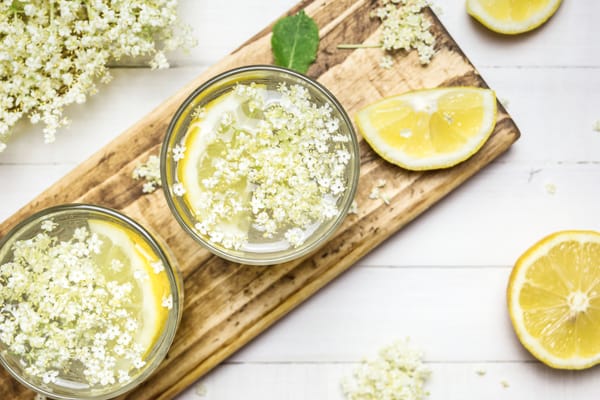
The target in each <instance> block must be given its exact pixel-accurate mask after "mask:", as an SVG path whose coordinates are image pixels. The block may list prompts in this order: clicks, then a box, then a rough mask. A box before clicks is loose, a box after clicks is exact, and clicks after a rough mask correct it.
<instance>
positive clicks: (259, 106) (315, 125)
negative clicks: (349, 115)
mask: <svg viewBox="0 0 600 400" xmlns="http://www.w3.org/2000/svg"><path fill="white" fill-rule="evenodd" d="M235 95H236V96H237V97H238V98H239V100H240V112H235V113H234V112H225V113H223V115H220V116H218V118H216V121H219V122H218V124H217V126H216V128H215V129H214V132H213V133H212V134H211V137H210V139H207V140H210V141H211V143H209V144H208V145H207V146H209V148H216V149H219V152H218V153H215V154H211V157H209V158H207V159H205V160H204V161H203V166H202V167H201V168H200V170H201V171H204V173H206V171H212V172H211V174H210V175H209V176H207V177H205V178H203V179H201V181H200V188H201V189H202V196H201V201H199V202H197V204H194V205H193V206H194V213H195V215H197V216H198V223H197V224H196V227H195V228H196V230H197V231H198V232H199V233H200V234H202V235H204V236H208V238H209V240H210V241H211V242H213V243H216V244H219V245H221V246H223V247H225V248H230V249H231V248H233V249H240V248H241V247H242V246H243V245H244V244H246V243H247V242H248V237H249V234H248V232H240V231H239V230H232V229H230V226H231V221H248V224H249V226H250V228H249V230H252V231H253V232H255V233H256V235H255V236H259V237H260V236H262V237H263V238H267V239H274V238H281V239H285V240H286V241H287V242H288V243H289V244H290V245H291V246H293V247H298V246H301V245H302V244H303V243H304V242H305V240H306V238H307V237H308V236H309V233H307V231H308V228H309V227H311V226H314V224H315V223H321V222H324V221H329V220H331V219H333V218H335V217H336V216H337V215H338V214H339V210H338V204H337V203H338V199H339V198H340V197H341V196H342V195H343V194H344V192H345V191H346V189H347V178H346V170H347V166H348V164H349V162H350V159H351V154H350V151H349V150H348V142H349V141H350V138H349V137H348V135H346V134H343V133H342V132H341V131H340V121H339V120H338V119H337V118H336V117H334V116H333V109H332V107H331V106H330V105H329V104H324V105H317V104H316V103H315V102H314V101H313V100H312V99H311V97H310V94H309V92H308V89H306V88H305V87H304V86H301V85H291V86H288V85H285V84H281V85H279V86H278V88H277V91H274V90H273V91H270V90H267V89H266V88H264V87H260V86H259V85H255V84H248V85H246V84H244V85H242V84H240V85H238V86H237V87H236V88H235ZM269 96H270V97H272V98H276V99H277V100H276V101H265V99H266V98H267V97H269ZM179 185H181V184H180V183H175V184H173V187H172V189H173V192H174V193H175V194H176V195H178V194H181V195H183V194H185V189H184V188H183V187H179ZM247 188H250V190H248V189H247Z"/></svg>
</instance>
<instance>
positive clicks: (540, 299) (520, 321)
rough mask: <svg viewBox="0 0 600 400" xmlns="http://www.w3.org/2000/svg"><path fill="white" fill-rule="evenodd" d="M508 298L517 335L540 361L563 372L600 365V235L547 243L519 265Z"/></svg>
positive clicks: (559, 236) (558, 237) (557, 237)
mask: <svg viewBox="0 0 600 400" xmlns="http://www.w3.org/2000/svg"><path fill="white" fill-rule="evenodd" d="M507 295H508V311H509V314H510V318H511V320H512V323H513V327H514V329H515V332H516V334H517V336H518V338H519V340H520V341H521V343H522V344H523V346H525V347H526V348H527V349H528V350H529V351H530V352H531V354H533V355H534V356H535V357H536V358H537V359H539V360H540V361H542V362H543V363H545V364H547V365H549V366H551V367H554V368H561V369H584V368H588V367H591V366H593V365H596V364H598V363H600V334H599V333H600V233H598V232H592V231H563V232H558V233H555V234H553V235H550V236H548V237H546V238H544V239H542V240H541V241H540V242H538V243H536V244H535V245H534V246H532V247H531V248H530V249H529V250H527V251H526V252H525V254H523V255H522V256H521V258H519V260H518V261H517V263H516V265H515V267H514V269H513V271H512V274H511V276H510V281H509V284H508V291H507Z"/></svg>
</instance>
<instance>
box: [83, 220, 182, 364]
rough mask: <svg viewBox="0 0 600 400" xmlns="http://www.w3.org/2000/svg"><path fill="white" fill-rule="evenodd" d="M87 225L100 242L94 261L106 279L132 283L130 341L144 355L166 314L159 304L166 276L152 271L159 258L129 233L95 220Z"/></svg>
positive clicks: (164, 294)
mask: <svg viewBox="0 0 600 400" xmlns="http://www.w3.org/2000/svg"><path fill="white" fill-rule="evenodd" d="M88 225H89V227H90V231H91V232H92V233H96V234H97V235H98V237H99V239H100V240H101V241H102V246H101V248H100V253H99V254H98V255H95V256H94V258H95V261H96V262H97V263H98V265H100V266H102V272H103V274H104V275H105V277H106V280H107V281H110V280H116V281H117V282H120V283H124V282H132V283H134V290H133V292H132V302H131V306H130V311H131V313H132V314H133V315H134V316H136V317H137V323H138V328H137V332H136V334H135V336H134V340H135V342H136V343H137V344H139V345H140V346H141V347H142V348H143V349H145V351H144V353H145V354H147V353H148V352H149V351H150V350H151V349H152V347H153V346H154V344H155V343H156V341H157V340H158V338H159V337H160V335H161V333H162V332H163V330H164V327H165V324H166V321H167V318H168V315H169V310H168V308H167V307H164V306H163V305H162V302H163V299H164V298H167V297H168V296H170V295H171V289H170V283H169V280H168V278H167V276H166V273H165V272H164V271H156V270H155V269H154V267H153V266H152V264H153V263H156V262H159V258H158V257H157V256H156V254H155V252H154V251H152V249H151V248H150V246H148V244H147V243H146V241H145V240H144V239H143V238H142V237H141V236H139V235H137V234H136V233H134V232H133V231H131V230H129V229H127V228H125V227H122V226H121V225H118V224H116V223H113V222H109V221H104V220H99V219H91V220H89V221H88ZM113 260H117V262H119V263H120V265H121V268H120V269H118V270H117V269H111V267H110V266H111V263H112V262H113ZM135 283H137V285H136V284H135Z"/></svg>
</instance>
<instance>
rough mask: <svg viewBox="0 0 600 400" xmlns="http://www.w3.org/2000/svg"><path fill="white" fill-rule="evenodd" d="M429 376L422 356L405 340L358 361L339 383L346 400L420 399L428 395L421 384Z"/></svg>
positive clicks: (429, 373)
mask: <svg viewBox="0 0 600 400" xmlns="http://www.w3.org/2000/svg"><path fill="white" fill-rule="evenodd" d="M430 375H431V371H430V370H429V368H427V366H425V364H423V354H422V353H421V351H419V350H417V349H415V348H414V347H412V346H411V345H410V343H409V342H408V339H406V340H404V341H398V342H396V343H394V344H392V345H390V346H387V347H384V348H383V349H381V350H380V351H379V354H378V356H377V358H375V359H371V360H366V361H364V362H362V363H361V365H359V366H358V367H357V368H356V369H355V370H354V372H353V374H352V376H350V377H346V378H345V379H344V380H343V381H342V390H343V392H344V395H345V397H346V399H348V400H380V399H386V400H421V399H423V398H425V396H427V395H428V394H429V393H428V392H427V391H426V390H425V389H424V385H425V382H426V381H427V379H428V378H429V376H430Z"/></svg>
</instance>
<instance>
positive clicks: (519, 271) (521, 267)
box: [506, 230, 600, 370]
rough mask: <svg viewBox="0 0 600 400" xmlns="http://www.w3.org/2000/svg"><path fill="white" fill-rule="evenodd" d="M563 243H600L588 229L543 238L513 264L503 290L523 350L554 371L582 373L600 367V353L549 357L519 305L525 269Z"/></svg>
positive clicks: (599, 237)
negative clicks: (583, 370) (528, 324)
mask: <svg viewBox="0 0 600 400" xmlns="http://www.w3.org/2000/svg"><path fill="white" fill-rule="evenodd" d="M592 238H593V239H592ZM565 240H575V241H581V242H589V241H594V242H597V243H599V244H600V232H596V231H591V230H567V231H559V232H555V233H553V234H550V235H548V236H546V237H545V238H543V239H541V240H540V241H539V242H537V243H536V244H534V245H533V246H531V247H530V248H529V249H528V250H527V251H526V252H525V253H523V255H521V257H519V259H518V260H517V262H516V263H515V267H514V268H513V270H512V272H511V274H510V277H509V281H508V287H507V289H506V301H507V306H508V313H509V317H510V320H511V323H512V325H513V328H514V330H515V334H516V335H517V338H518V339H519V341H520V342H521V344H522V345H523V347H525V348H526V349H527V350H528V351H529V352H530V353H531V354H532V355H533V356H534V357H535V358H536V359H538V360H539V361H541V362H542V363H544V364H546V365H547V366H549V367H552V368H555V369H564V370H582V369H587V368H590V367H593V366H595V365H598V364H600V353H598V354H597V355H596V356H594V357H587V358H582V357H570V358H566V359H563V358H559V357H556V356H554V355H552V354H551V353H550V352H549V351H547V350H546V349H545V348H544V347H542V346H540V344H539V343H538V341H537V340H536V338H535V337H533V336H531V335H530V334H529V332H528V331H527V330H526V329H525V326H524V323H523V313H522V311H521V307H520V305H519V293H520V289H521V288H522V287H523V284H524V283H525V273H526V271H527V266H528V265H530V264H531V263H532V262H533V261H535V260H536V259H538V258H539V257H541V256H543V255H545V254H547V253H548V251H549V250H550V249H551V248H553V247H555V246H556V245H557V244H559V243H561V242H563V241H565Z"/></svg>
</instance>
